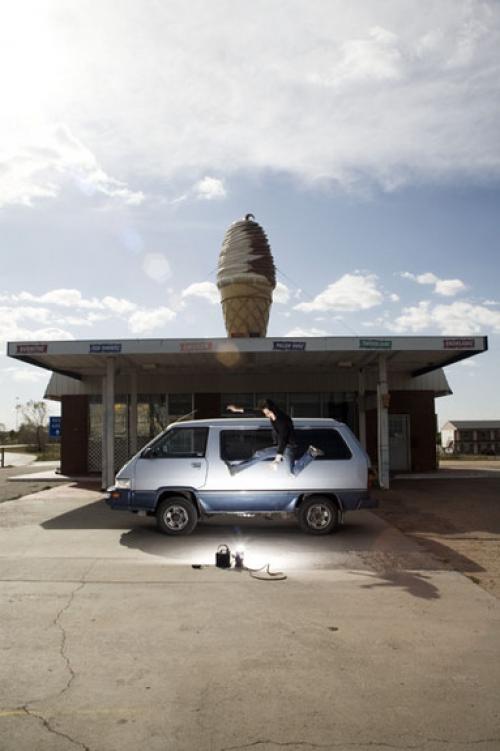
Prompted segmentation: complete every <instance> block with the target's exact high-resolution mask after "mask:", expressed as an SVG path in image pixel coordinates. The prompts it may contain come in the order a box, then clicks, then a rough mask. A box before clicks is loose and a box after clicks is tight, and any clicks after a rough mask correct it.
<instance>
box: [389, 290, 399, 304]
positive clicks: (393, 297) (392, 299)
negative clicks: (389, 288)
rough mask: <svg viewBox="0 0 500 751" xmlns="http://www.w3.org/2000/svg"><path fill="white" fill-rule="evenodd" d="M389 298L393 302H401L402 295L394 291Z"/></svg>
mask: <svg viewBox="0 0 500 751" xmlns="http://www.w3.org/2000/svg"><path fill="white" fill-rule="evenodd" d="M389 300H390V301H391V302H399V300H400V297H399V295H397V294H396V293H395V292H393V293H392V295H389Z"/></svg>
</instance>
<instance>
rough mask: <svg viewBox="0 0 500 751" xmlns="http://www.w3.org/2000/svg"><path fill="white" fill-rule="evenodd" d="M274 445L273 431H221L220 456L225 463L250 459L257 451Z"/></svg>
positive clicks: (263, 429)
mask: <svg viewBox="0 0 500 751" xmlns="http://www.w3.org/2000/svg"><path fill="white" fill-rule="evenodd" d="M272 445H273V434H272V431H271V430H267V429H266V428H262V429H260V430H221V434H220V455H221V458H222V459H223V460H224V461H225V462H237V461H243V460H245V459H250V457H251V456H252V454H254V453H255V451H259V450H260V449H265V448H268V446H272Z"/></svg>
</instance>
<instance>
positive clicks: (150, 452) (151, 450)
mask: <svg viewBox="0 0 500 751" xmlns="http://www.w3.org/2000/svg"><path fill="white" fill-rule="evenodd" d="M188 430H190V431H193V432H197V433H203V434H204V441H203V451H202V452H201V453H200V452H194V451H186V452H184V453H179V454H163V453H162V454H160V453H155V449H156V450H157V451H158V449H159V446H160V445H161V443H162V441H165V440H166V439H167V438H168V437H169V436H171V435H172V434H173V433H181V432H187V431H188ZM207 443H208V427H201V426H200V427H192V426H187V425H186V427H181V426H176V427H175V428H171V429H170V430H167V431H165V432H164V433H161V434H160V435H159V436H158V437H157V438H156V439H155V441H154V442H153V443H151V444H150V445H149V446H147V448H146V449H145V450H144V451H143V453H142V454H141V457H142V458H143V459H144V458H147V459H204V458H205V457H206V455H207Z"/></svg>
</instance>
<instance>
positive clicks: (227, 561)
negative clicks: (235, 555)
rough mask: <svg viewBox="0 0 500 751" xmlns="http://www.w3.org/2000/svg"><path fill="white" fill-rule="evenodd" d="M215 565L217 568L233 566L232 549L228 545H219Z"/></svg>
mask: <svg viewBox="0 0 500 751" xmlns="http://www.w3.org/2000/svg"><path fill="white" fill-rule="evenodd" d="M215 565H216V566H217V568H231V551H230V550H229V548H228V546H227V545H219V547H218V548H217V552H216V553H215Z"/></svg>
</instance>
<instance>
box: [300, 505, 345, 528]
mask: <svg viewBox="0 0 500 751" xmlns="http://www.w3.org/2000/svg"><path fill="white" fill-rule="evenodd" d="M299 524H300V526H301V527H302V529H303V530H304V532H308V533H309V534H311V535H328V534H330V532H333V531H334V530H335V529H336V528H337V527H338V526H339V510H338V508H337V506H336V504H335V503H334V502H333V501H331V500H330V498H327V497H326V496H323V495H315V496H314V497H312V498H308V499H307V500H305V501H304V503H303V504H302V505H301V507H300V508H299Z"/></svg>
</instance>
